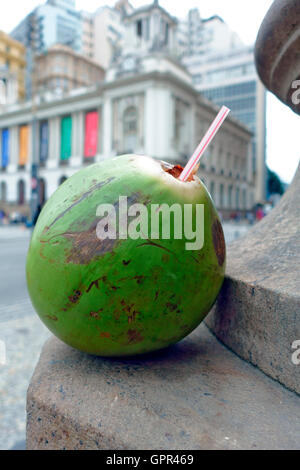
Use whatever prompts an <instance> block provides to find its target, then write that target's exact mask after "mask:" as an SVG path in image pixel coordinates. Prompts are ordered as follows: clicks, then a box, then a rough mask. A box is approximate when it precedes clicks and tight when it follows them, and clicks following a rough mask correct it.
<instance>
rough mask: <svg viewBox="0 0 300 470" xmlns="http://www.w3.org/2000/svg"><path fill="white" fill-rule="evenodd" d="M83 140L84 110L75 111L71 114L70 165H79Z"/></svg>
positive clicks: (81, 157)
mask: <svg viewBox="0 0 300 470" xmlns="http://www.w3.org/2000/svg"><path fill="white" fill-rule="evenodd" d="M83 141H84V112H83V111H77V112H75V113H73V114H72V156H71V159H70V165H71V166H72V167H77V166H80V165H81V163H82V159H83Z"/></svg>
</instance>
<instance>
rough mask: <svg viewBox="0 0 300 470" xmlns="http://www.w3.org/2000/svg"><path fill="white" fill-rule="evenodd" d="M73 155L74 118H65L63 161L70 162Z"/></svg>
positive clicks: (61, 155)
mask: <svg viewBox="0 0 300 470" xmlns="http://www.w3.org/2000/svg"><path fill="white" fill-rule="evenodd" d="M71 153H72V117H71V116H65V117H63V118H62V120H61V150H60V158H61V160H68V159H69V158H70V157H71Z"/></svg>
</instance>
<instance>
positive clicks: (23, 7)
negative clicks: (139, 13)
mask: <svg viewBox="0 0 300 470" xmlns="http://www.w3.org/2000/svg"><path fill="white" fill-rule="evenodd" d="M1 3H2V8H1V9H0V29H2V30H4V31H6V32H8V33H9V32H10V31H11V30H12V29H13V28H14V26H16V25H17V24H18V23H19V22H20V21H21V20H22V19H23V18H24V16H26V14H28V13H29V12H30V11H31V10H32V9H33V8H34V7H36V6H37V5H40V4H41V3H44V2H43V1H42V0H26V1H20V0H9V1H8V2H7V3H6V2H3V0H2V2H1ZM3 3H4V5H3ZM76 3H77V8H78V9H84V10H87V11H94V10H96V9H97V8H98V7H100V6H102V5H111V6H113V5H114V4H115V0H106V1H102V0H77V2H76ZM131 3H132V5H133V6H134V7H139V6H142V5H144V4H146V3H151V1H150V0H132V1H131ZM160 4H161V6H162V7H164V8H166V9H167V10H168V11H169V12H170V13H171V14H172V15H174V16H177V17H184V16H185V15H186V14H187V12H188V10H189V9H190V8H194V7H197V8H199V9H200V13H201V15H202V16H203V17H209V16H212V15H214V14H218V15H220V16H221V17H222V18H223V19H224V20H225V21H226V22H227V23H228V24H229V26H230V27H231V29H233V30H234V31H236V32H237V33H238V34H239V36H240V37H241V39H242V40H243V41H244V42H245V43H246V44H252V43H253V42H254V41H255V38H256V35H257V31H258V28H259V26H260V24H261V21H262V19H263V17H264V15H265V13H266V12H267V10H268V8H269V7H270V5H271V4H272V0H202V1H201V0H198V1H197V0H184V1H182V0H160ZM299 130H300V117H298V116H296V115H295V114H294V113H293V112H292V111H290V110H289V109H288V108H287V107H286V106H284V105H283V104H281V103H280V102H279V101H278V100H277V99H276V98H275V97H273V96H272V95H270V94H269V95H268V111H267V136H268V137H267V162H268V165H269V167H270V168H271V169H272V170H274V171H276V172H277V173H278V174H279V175H280V177H281V178H282V179H283V180H284V181H286V182H290V181H291V179H292V177H293V175H294V173H295V170H296V168H297V164H298V162H299V157H300V150H299V149H298V147H299V143H298V142H299V141H298V135H299Z"/></svg>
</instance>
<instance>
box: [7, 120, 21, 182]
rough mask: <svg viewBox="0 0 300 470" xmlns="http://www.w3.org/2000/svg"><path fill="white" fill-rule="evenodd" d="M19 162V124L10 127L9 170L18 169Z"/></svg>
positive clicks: (10, 171)
mask: <svg viewBox="0 0 300 470" xmlns="http://www.w3.org/2000/svg"><path fill="white" fill-rule="evenodd" d="M18 163H19V126H13V127H10V129H9V165H8V172H9V173H14V172H16V171H17V168H18Z"/></svg>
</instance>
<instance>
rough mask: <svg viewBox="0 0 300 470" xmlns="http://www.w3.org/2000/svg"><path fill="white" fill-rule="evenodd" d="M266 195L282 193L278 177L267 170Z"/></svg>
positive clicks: (281, 185) (282, 187) (282, 189)
mask: <svg viewBox="0 0 300 470" xmlns="http://www.w3.org/2000/svg"><path fill="white" fill-rule="evenodd" d="M267 189H268V195H269V196H271V194H280V195H281V196H282V195H283V193H284V186H283V184H282V181H281V180H280V178H279V176H278V175H277V174H276V173H275V172H274V171H271V170H270V169H269V168H268V182H267Z"/></svg>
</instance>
